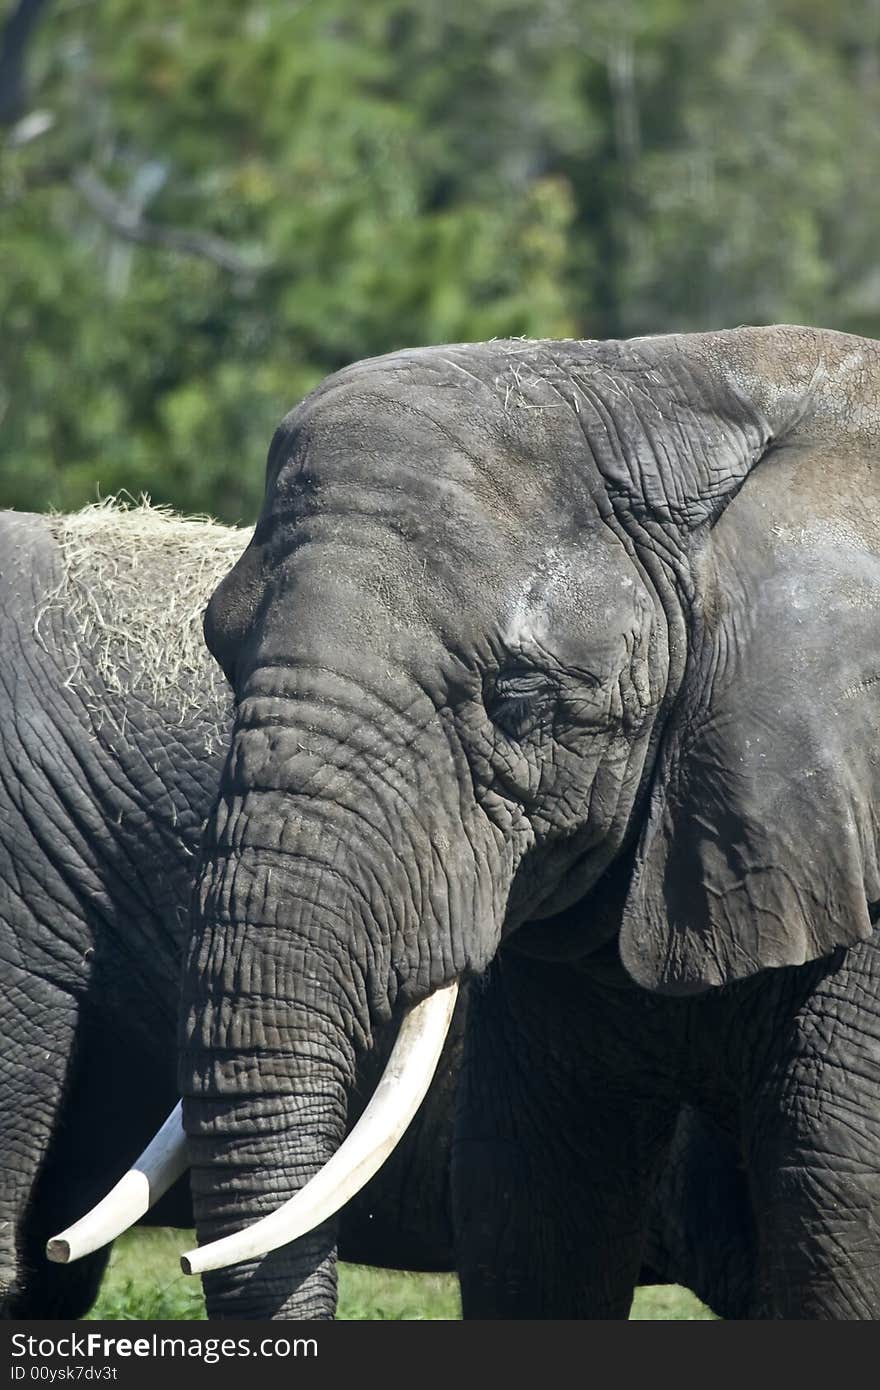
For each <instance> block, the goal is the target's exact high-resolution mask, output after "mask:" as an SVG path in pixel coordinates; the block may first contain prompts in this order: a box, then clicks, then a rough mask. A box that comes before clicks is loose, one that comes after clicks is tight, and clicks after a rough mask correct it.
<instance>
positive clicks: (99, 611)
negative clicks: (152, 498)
mask: <svg viewBox="0 0 880 1390" xmlns="http://www.w3.org/2000/svg"><path fill="white" fill-rule="evenodd" d="M47 521H48V525H49V528H50V530H51V531H52V533H53V535H54V536H55V539H56V540H57V542H58V545H59V548H60V550H61V562H62V567H63V577H62V580H61V583H60V584H59V585H58V587H57V588H56V589H55V590H54V591H53V593H51V594H50V595H49V596H48V598H47V600H46V602H45V604H44V605H43V607H42V609H41V610H40V612H39V614H38V616H37V619H36V622H35V631H36V634H37V637H38V638H39V639H40V640H44V641H45V640H46V636H47V634H46V627H47V624H46V619H47V617H48V616H49V615H50V614H58V615H59V616H60V619H61V621H62V622H63V626H64V632H65V634H66V636H67V638H68V642H67V645H68V648H69V652H70V658H71V669H70V673H69V676H68V683H69V684H71V685H76V686H78V687H79V688H80V689H81V690H82V691H83V692H85V693H86V694H92V696H94V692H95V681H94V677H95V676H97V677H98V679H99V681H100V683H101V685H102V686H103V687H104V688H105V689H106V690H107V691H108V692H110V693H111V694H115V695H119V696H123V697H129V696H133V697H135V698H138V697H139V698H141V699H143V700H148V701H150V702H151V703H155V704H157V705H159V706H160V707H161V708H162V709H163V710H164V711H165V712H166V713H167V716H168V718H169V719H172V720H176V721H179V722H180V723H183V722H184V721H189V720H193V719H197V718H198V717H199V716H200V715H201V714H206V715H207V714H210V715H211V717H213V718H214V719H216V708H217V698H218V693H220V692H226V693H227V696H228V691H227V688H226V682H225V681H224V679H223V676H222V673H221V672H220V670H219V668H218V667H217V665H216V663H215V662H214V660H213V658H212V657H211V655H210V653H209V652H208V649H207V647H206V646H205V640H204V636H203V633H202V618H203V615H204V611H205V607H206V605H207V602H208V599H209V598H210V596H211V593H212V592H213V590H214V589H215V587H216V586H217V584H218V583H219V581H220V580H221V579H222V578H223V576H224V575H225V574H227V573H228V571H229V570H230V569H231V568H232V566H233V565H234V563H235V561H236V560H237V559H238V558H239V556H240V555H241V552H242V551H243V550H244V548H245V546H246V545H247V542H248V540H249V539H250V536H251V532H250V531H249V530H246V529H243V528H238V527H231V526H221V525H219V524H218V523H217V522H214V521H211V520H209V519H207V518H204V517H181V516H177V515H176V514H175V513H174V512H172V511H170V510H169V509H168V508H165V507H153V506H151V505H150V503H149V501H148V500H147V499H142V500H141V501H140V502H138V503H136V504H134V505H125V504H124V503H121V502H120V501H118V500H117V499H116V498H112V497H111V498H107V499H106V500H105V501H102V502H99V503H96V504H95V505H93V506H90V507H85V508H83V510H82V511H79V512H71V513H67V514H56V515H52V516H49V517H48V518H47ZM221 698H222V694H221ZM90 703H91V701H90ZM96 714H98V715H99V716H100V718H101V719H106V720H109V721H111V722H117V721H116V717H115V715H114V713H113V711H112V710H111V709H110V708H109V707H107V706H105V705H102V706H101V707H100V709H96Z"/></svg>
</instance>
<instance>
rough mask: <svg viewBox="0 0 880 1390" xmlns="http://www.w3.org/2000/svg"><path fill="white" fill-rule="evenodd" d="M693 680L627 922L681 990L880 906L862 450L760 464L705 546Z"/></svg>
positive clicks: (879, 722) (873, 630)
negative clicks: (879, 903) (879, 904)
mask: <svg viewBox="0 0 880 1390" xmlns="http://www.w3.org/2000/svg"><path fill="white" fill-rule="evenodd" d="M696 573H697V585H698V605H697V619H696V622H695V630H694V632H693V634H692V644H691V649H690V651H689V656H688V667H687V670H686V675H685V680H684V683H683V687H682V689H681V692H680V695H679V698H678V700H677V703H676V708H675V711H674V712H673V715H672V717H671V720H670V723H669V725H668V726H667V729H666V731H665V735H664V744H663V746H662V748H661V753H660V757H659V759H658V767H657V773H656V777H655V784H654V788H653V792H652V798H651V804H650V810H649V815H648V819H647V822H646V825H645V828H644V831H643V834H642V838H641V843H640V845H639V848H638V853H637V857H636V866H635V870H634V874H633V878H632V882H631V886H630V891H629V896H628V899H627V903H626V906H625V910H624V916H623V922H622V927H621V956H622V959H623V962H624V964H625V966H626V968H627V969H628V971H629V973H630V974H631V975H632V976H633V977H634V978H635V979H636V980H637V981H638V982H639V983H640V984H643V985H645V986H647V987H649V988H654V989H658V990H660V991H662V992H665V993H677V994H688V993H694V992H698V991H700V990H703V989H706V988H708V987H710V986H716V985H723V984H725V983H727V982H728V981H730V980H735V979H738V978H742V977H743V976H747V975H751V974H753V973H754V972H755V971H757V970H762V969H765V968H767V967H772V966H785V965H799V964H801V963H803V962H805V961H809V960H814V959H817V958H819V957H821V956H824V955H826V954H828V953H829V952H830V951H832V950H833V949H834V948H835V947H836V946H846V945H849V944H851V943H853V942H856V941H860V940H863V939H865V938H866V937H868V936H870V934H871V931H872V921H873V919H874V917H875V916H876V910H877V907H878V902H880V873H878V830H880V827H878V819H880V484H878V460H877V459H876V457H869V456H868V454H867V453H866V452H864V450H862V451H859V450H858V449H856V450H849V451H847V452H845V453H844V452H841V451H840V450H836V451H835V450H832V449H831V448H830V447H829V446H828V445H823V446H821V447H819V446H816V445H814V446H813V448H812V450H811V451H809V452H802V451H798V450H797V449H796V448H794V447H791V448H788V449H781V450H779V451H778V452H777V453H775V454H772V453H771V454H770V455H769V456H767V457H766V458H765V459H764V460H762V461H761V462H760V463H759V464H758V465H757V467H756V468H755V470H754V472H753V473H752V474H751V475H750V476H749V478H748V479H747V480H746V482H745V484H744V485H743V487H742V489H741V490H740V492H739V493H738V494H737V496H736V497H735V498H734V500H733V501H732V502H731V503H730V505H729V506H728V508H727V510H726V511H725V512H724V513H723V515H722V516H721V518H720V519H719V521H718V522H717V523H716V525H715V527H714V529H713V530H712V531H711V532H710V533H709V534H708V535H707V536H706V537H705V538H704V540H703V542H702V549H701V552H700V554H699V557H698V562H697V565H696Z"/></svg>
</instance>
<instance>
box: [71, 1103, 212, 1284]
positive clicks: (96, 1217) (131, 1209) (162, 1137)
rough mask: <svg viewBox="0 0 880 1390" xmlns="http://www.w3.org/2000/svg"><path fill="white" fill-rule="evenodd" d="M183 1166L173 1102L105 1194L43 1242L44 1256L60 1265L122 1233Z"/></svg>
mask: <svg viewBox="0 0 880 1390" xmlns="http://www.w3.org/2000/svg"><path fill="white" fill-rule="evenodd" d="M188 1166H189V1164H188V1160H187V1156H186V1135H185V1134H184V1132H183V1118H182V1115H181V1106H180V1101H178V1102H177V1104H176V1105H175V1107H174V1109H173V1110H172V1112H171V1114H170V1115H169V1116H168V1119H167V1120H166V1121H165V1123H164V1125H163V1126H162V1128H161V1129H160V1130H159V1132H158V1134H157V1135H156V1136H155V1137H154V1138H153V1139H151V1140H150V1142H149V1144H148V1145H147V1147H146V1148H145V1149H144V1151H143V1153H142V1154H141V1156H140V1158H138V1159H136V1160H135V1162H134V1164H133V1165H132V1167H131V1168H129V1170H128V1172H127V1173H126V1174H125V1176H124V1177H122V1178H120V1179H119V1182H118V1183H117V1184H116V1186H115V1187H114V1188H112V1189H111V1190H110V1192H108V1193H107V1196H106V1197H104V1198H103V1199H102V1200H101V1201H100V1202H99V1203H98V1205H97V1206H96V1207H92V1209H91V1211H89V1212H86V1214H85V1216H83V1217H81V1218H80V1219H79V1221H77V1222H76V1223H75V1224H74V1225H73V1226H68V1228H67V1230H66V1231H62V1232H61V1234H60V1235H58V1236H53V1237H52V1239H51V1240H50V1241H49V1243H48V1244H47V1246H46V1254H47V1255H48V1257H49V1259H50V1260H54V1261H55V1262H56V1264H62V1265H64V1264H68V1263H69V1262H70V1261H71V1260H81V1259H82V1257H83V1255H89V1254H91V1252H92V1251H93V1250H97V1249H99V1248H100V1246H102V1245H106V1244H107V1242H108V1241H110V1240H114V1239H115V1237H116V1236H119V1235H122V1232H123V1231H127V1230H128V1228H129V1226H133V1225H134V1223H135V1222H136V1221H138V1220H139V1219H140V1217H142V1216H143V1215H144V1213H145V1212H148V1211H149V1210H150V1207H152V1206H154V1205H155V1204H156V1202H158V1200H159V1198H160V1197H161V1196H162V1194H163V1192H167V1191H168V1189H169V1187H170V1186H171V1184H172V1183H174V1182H176V1181H177V1179H178V1178H179V1177H180V1175H181V1173H185V1172H186V1170H187V1168H188Z"/></svg>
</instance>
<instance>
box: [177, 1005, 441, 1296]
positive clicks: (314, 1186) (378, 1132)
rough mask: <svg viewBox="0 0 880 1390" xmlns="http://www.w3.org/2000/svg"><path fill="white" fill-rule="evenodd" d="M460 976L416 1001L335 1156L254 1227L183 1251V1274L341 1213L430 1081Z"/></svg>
mask: <svg viewBox="0 0 880 1390" xmlns="http://www.w3.org/2000/svg"><path fill="white" fill-rule="evenodd" d="M457 994H458V982H457V981H456V982H455V984H452V985H448V986H447V987H446V988H445V989H440V990H437V992H436V994H432V995H431V996H430V998H428V999H425V1000H424V1001H423V1002H422V1003H421V1004H417V1005H416V1007H415V1008H414V1009H413V1010H412V1012H411V1013H409V1014H408V1015H407V1017H406V1018H405V1019H404V1021H403V1023H402V1024H401V1027H400V1032H399V1033H398V1035H397V1041H396V1042H395V1044H394V1048H393V1050H392V1053H391V1056H390V1057H389V1058H388V1062H387V1065H386V1067H385V1070H384V1072H383V1073H382V1077H381V1080H380V1081H379V1084H378V1086H377V1087H376V1090H375V1091H374V1093H373V1096H372V1099H371V1100H370V1103H369V1105H368V1106H367V1108H366V1110H365V1111H364V1113H363V1114H362V1115H361V1117H360V1119H359V1120H358V1122H357V1124H356V1125H355V1127H354V1129H353V1130H352V1131H351V1133H350V1134H349V1135H348V1137H347V1138H346V1139H344V1140H343V1142H342V1143H341V1144H340V1146H339V1148H338V1149H337V1150H336V1152H335V1154H334V1155H333V1157H332V1158H331V1159H329V1160H328V1161H327V1163H325V1164H324V1167H323V1168H321V1169H320V1171H319V1172H317V1173H316V1174H315V1176H314V1177H313V1178H311V1179H310V1180H309V1181H308V1182H307V1183H306V1185H305V1187H303V1188H301V1189H300V1191H299V1192H297V1193H296V1195H295V1196H293V1197H291V1198H290V1200H289V1201H287V1202H285V1203H284V1204H283V1205H282V1206H280V1207H279V1208H278V1210H277V1211H273V1212H270V1214H269V1215H268V1216H263V1217H261V1218H260V1220H259V1221H255V1222H254V1224H253V1225H252V1226H248V1227H246V1228H245V1229H244V1230H243V1231H236V1232H235V1233H234V1234H233V1235H230V1236H224V1238H223V1239H222V1240H215V1241H213V1242H212V1243H211V1244H210V1245H203V1246H201V1247H200V1248H199V1249H198V1250H188V1251H187V1252H186V1254H185V1255H182V1256H181V1260H180V1265H181V1268H182V1270H183V1272H184V1274H204V1273H205V1271H206V1270H209V1269H223V1268H225V1267H226V1265H232V1264H238V1262H239V1261H240V1260H252V1259H256V1258H257V1257H258V1256H260V1255H268V1253H269V1251H270V1250H277V1249H278V1248H279V1247H280V1246H282V1245H287V1244H288V1243H289V1242H290V1241H292V1240H296V1239H297V1238H298V1237H299V1236H302V1235H305V1234H306V1232H307V1231H311V1230H314V1228H315V1227H316V1226H320V1224H321V1222H322V1221H326V1220H327V1219H328V1217H331V1216H332V1215H333V1214H334V1212H337V1211H339V1209H340V1207H343V1206H344V1205H345V1203H346V1202H348V1201H350V1200H351V1198H352V1197H353V1196H354V1195H355V1193H356V1192H360V1190H361V1188H362V1187H364V1186H365V1185H366V1184H367V1183H368V1182H369V1180H370V1178H371V1177H372V1176H373V1174H374V1173H377V1172H378V1171H379V1169H380V1168H381V1167H382V1164H383V1163H384V1162H385V1160H386V1158H387V1157H388V1155H389V1154H390V1153H391V1151H392V1149H393V1148H394V1147H395V1145H396V1144H397V1142H398V1140H399V1139H400V1137H401V1135H402V1134H403V1132H404V1130H405V1129H406V1127H407V1125H408V1124H409V1123H410V1121H411V1120H412V1118H413V1116H414V1115H415V1113H416V1111H417V1110H418V1108H419V1106H420V1105H421V1103H422V1101H423V1099H424V1097H425V1093H426V1091H427V1089H428V1087H429V1086H430V1084H431V1081H432V1079H433V1076H434V1072H435V1071H436V1070H437V1063H438V1062H439V1060H440V1054H441V1052H442V1051H443V1044H444V1042H445V1041H446V1034H447V1033H448V1032H449V1025H450V1023H451V1022H452V1011H453V1009H454V1008H455V1000H456V996H457Z"/></svg>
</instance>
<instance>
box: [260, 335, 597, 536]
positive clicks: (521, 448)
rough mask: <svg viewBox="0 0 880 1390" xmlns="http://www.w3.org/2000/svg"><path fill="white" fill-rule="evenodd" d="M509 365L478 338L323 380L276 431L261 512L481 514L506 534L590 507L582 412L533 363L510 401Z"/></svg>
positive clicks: (394, 519)
mask: <svg viewBox="0 0 880 1390" xmlns="http://www.w3.org/2000/svg"><path fill="white" fill-rule="evenodd" d="M490 349H491V350H490ZM465 363H466V364H467V365H466V366H465ZM508 365H509V364H508V361H507V359H506V358H504V357H503V355H502V356H499V350H497V349H495V347H494V345H475V346H473V347H470V348H468V349H460V348H459V349H457V348H449V349H431V350H423V351H422V352H421V353H419V352H413V353H403V354H399V355H394V356H392V357H389V358H382V359H378V360H376V361H374V362H366V363H359V364H356V366H355V367H352V368H348V369H346V370H345V371H344V372H342V373H339V374H338V376H336V377H331V378H329V379H328V381H327V382H326V383H324V384H323V385H322V386H321V387H320V388H319V389H318V390H317V391H316V392H315V393H314V394H313V395H312V396H311V397H308V398H307V399H306V400H305V401H304V402H302V404H301V405H300V406H298V407H297V408H296V410H294V411H293V412H292V413H291V414H290V415H289V416H288V417H287V419H286V420H285V421H284V423H283V424H282V426H281V428H280V430H279V432H278V434H277V436H276V439H275V442H274V444H273V449H272V453H271V455H270V461H269V470H268V478H267V502H266V511H267V513H268V514H269V515H276V516H277V515H280V514H289V515H293V516H302V515H304V514H308V513H310V512H335V513H336V514H345V513H347V512H357V513H360V514H362V515H368V516H380V517H382V518H384V519H385V520H387V522H388V524H389V525H397V526H399V527H400V528H401V529H403V530H404V531H405V532H406V533H409V534H416V535H418V534H419V533H421V532H422V531H424V529H425V528H426V527H432V528H434V529H435V530H440V531H442V530H443V529H444V526H445V527H455V528H461V527H462V526H464V527H465V528H467V527H469V526H471V525H473V524H474V523H475V522H476V523H477V525H478V526H479V525H481V524H482V525H486V524H488V525H491V527H492V529H493V530H494V531H495V532H496V533H499V534H505V535H506V537H507V539H509V540H515V539H516V538H517V537H518V536H521V535H522V532H523V529H524V526H525V525H527V524H528V521H529V519H530V518H532V517H533V516H542V515H549V514H550V513H555V514H557V515H558V516H560V517H567V516H572V515H574V514H577V512H578V511H579V509H582V508H584V509H586V510H587V511H588V512H591V513H592V512H593V511H594V509H595V499H596V498H598V496H599V493H600V483H601V480H600V477H599V474H598V471H597V469H596V467H595V463H594V461H593V458H592V453H591V449H590V446H589V444H588V442H587V440H586V438H585V435H584V430H583V428H582V424H581V421H580V419H579V417H578V414H577V411H576V410H575V409H574V408H573V406H572V404H571V402H570V401H568V400H566V399H564V398H563V397H562V396H561V395H560V394H559V390H558V389H557V388H555V387H551V386H550V385H549V384H548V383H547V382H546V381H544V379H543V378H541V377H539V376H538V375H537V374H536V373H535V372H534V371H532V372H531V375H530V377H529V383H530V390H531V395H530V396H529V397H528V398H526V395H525V394H524V392H525V390H526V383H525V378H521V379H522V382H523V385H522V389H521V390H519V391H518V393H517V395H516V398H515V400H514V398H513V397H511V394H510V392H509V391H508V389H507V387H506V386H505V384H504V373H505V372H506V370H507V368H508ZM518 370H519V371H520V372H521V370H522V369H521V368H520V369H518ZM539 388H543V391H544V393H545V394H543V395H542V394H541V389H539Z"/></svg>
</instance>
